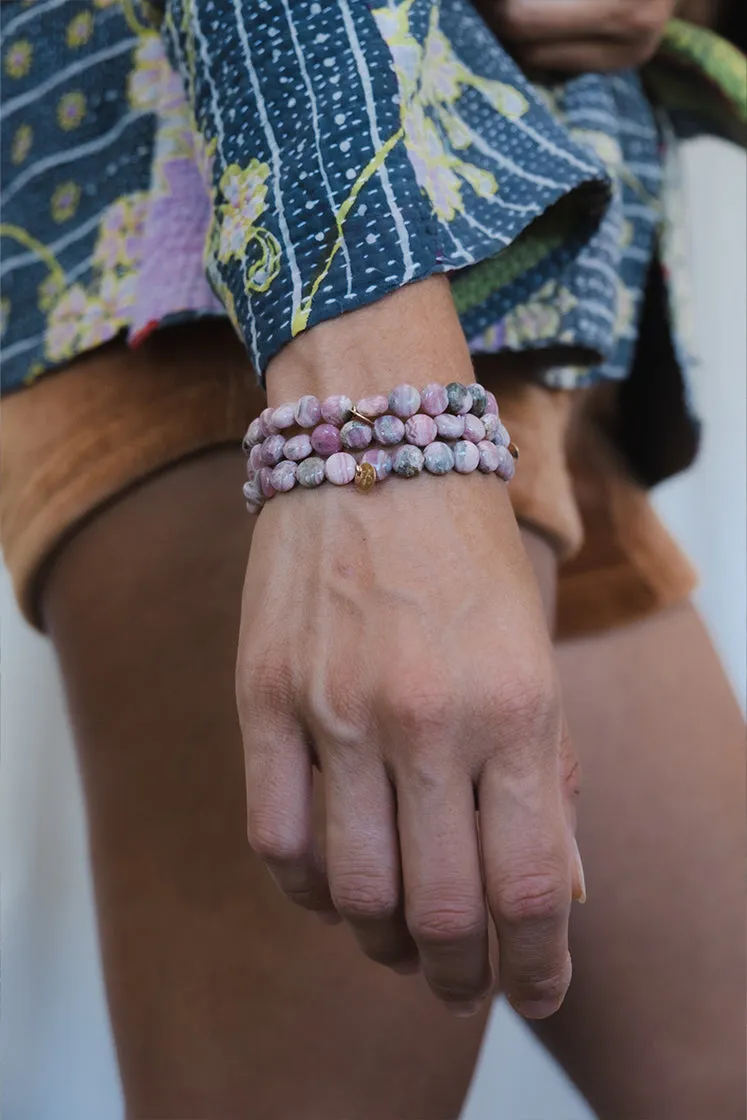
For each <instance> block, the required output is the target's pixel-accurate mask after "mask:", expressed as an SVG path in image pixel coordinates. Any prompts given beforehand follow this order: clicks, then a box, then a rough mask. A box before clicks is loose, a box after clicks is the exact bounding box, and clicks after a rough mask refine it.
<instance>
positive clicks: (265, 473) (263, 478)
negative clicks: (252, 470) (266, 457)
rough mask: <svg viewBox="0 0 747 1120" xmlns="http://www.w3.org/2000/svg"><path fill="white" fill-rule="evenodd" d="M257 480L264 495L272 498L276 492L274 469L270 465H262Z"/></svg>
mask: <svg viewBox="0 0 747 1120" xmlns="http://www.w3.org/2000/svg"><path fill="white" fill-rule="evenodd" d="M257 481H258V482H259V488H260V490H261V491H262V495H263V497H265V498H271V497H272V496H273V494H274V493H275V487H274V486H273V485H272V470H271V469H270V467H262V470H261V471H259V473H258V474H257Z"/></svg>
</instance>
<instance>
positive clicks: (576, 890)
mask: <svg viewBox="0 0 747 1120" xmlns="http://www.w3.org/2000/svg"><path fill="white" fill-rule="evenodd" d="M571 897H572V899H573V901H574V902H580V903H581V904H582V905H583V903H584V902H586V877H585V876H584V865H583V863H582V862H581V853H580V851H579V850H578V842H577V840H576V837H575V836H574V837H573V894H572V896H571Z"/></svg>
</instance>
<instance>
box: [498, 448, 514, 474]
mask: <svg viewBox="0 0 747 1120" xmlns="http://www.w3.org/2000/svg"><path fill="white" fill-rule="evenodd" d="M496 451H497V452H498V457H499V458H498V466H497V467H496V469H495V473H496V474H497V475H498V477H499V478H502V479H503V481H504V482H510V481H511V479H512V478H513V477H514V475H515V474H516V460H515V459H514V457H513V455H512V454H511V452H510V451H509V450H508V448H507V447H496Z"/></svg>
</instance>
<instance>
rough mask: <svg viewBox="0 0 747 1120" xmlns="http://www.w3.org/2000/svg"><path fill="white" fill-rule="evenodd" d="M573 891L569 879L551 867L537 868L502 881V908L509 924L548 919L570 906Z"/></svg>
mask: <svg viewBox="0 0 747 1120" xmlns="http://www.w3.org/2000/svg"><path fill="white" fill-rule="evenodd" d="M569 898H570V891H569V888H568V884H567V883H566V881H565V879H564V878H563V877H562V876H560V875H557V874H554V873H552V872H551V871H537V872H533V873H531V874H525V875H521V876H517V877H516V878H514V879H509V880H507V881H506V882H504V883H502V884H501V886H500V889H499V891H498V908H499V910H500V914H501V917H502V919H503V921H504V922H506V923H507V924H508V925H511V926H513V925H522V924H523V923H525V922H544V921H551V920H553V919H554V918H557V917H558V916H559V915H560V914H562V913H563V911H564V910H566V909H567V906H568V902H569Z"/></svg>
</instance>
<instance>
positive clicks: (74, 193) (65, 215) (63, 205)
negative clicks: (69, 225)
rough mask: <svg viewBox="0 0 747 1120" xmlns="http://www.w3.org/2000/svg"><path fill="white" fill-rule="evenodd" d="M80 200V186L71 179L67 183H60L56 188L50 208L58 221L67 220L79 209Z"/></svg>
mask: <svg viewBox="0 0 747 1120" xmlns="http://www.w3.org/2000/svg"><path fill="white" fill-rule="evenodd" d="M79 202H80V187H79V186H78V184H77V183H73V182H72V180H69V181H68V182H66V183H60V185H59V187H56V188H55V191H54V194H53V195H52V202H51V204H50V210H51V212H52V217H53V218H54V220H55V221H56V222H66V221H68V219H69V218H72V216H73V214H74V213H75V211H76V210H77V209H78V203H79Z"/></svg>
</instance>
